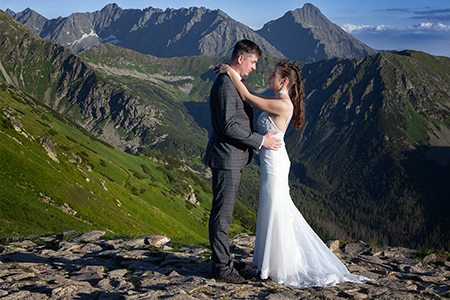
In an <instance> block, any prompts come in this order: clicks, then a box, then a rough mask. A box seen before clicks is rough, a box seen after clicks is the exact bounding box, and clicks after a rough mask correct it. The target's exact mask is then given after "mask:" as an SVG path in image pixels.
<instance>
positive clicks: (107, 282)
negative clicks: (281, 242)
mask: <svg viewBox="0 0 450 300" xmlns="http://www.w3.org/2000/svg"><path fill="white" fill-rule="evenodd" d="M87 236H91V237H93V235H92V234H91V235H85V237H83V238H82V239H78V241H74V239H72V240H71V241H61V240H58V238H55V237H52V238H48V239H45V238H42V237H41V239H40V241H41V242H40V243H43V242H44V243H45V241H47V244H45V245H39V246H38V245H36V244H34V245H33V242H32V241H31V240H27V239H24V240H22V241H20V242H19V239H16V240H14V241H12V240H11V243H10V244H9V245H4V246H1V247H2V248H1V249H2V251H1V252H0V297H2V298H1V299H2V300H3V299H38V300H39V299H129V300H134V299H271V300H278V299H279V300H284V299H311V298H312V297H314V298H320V299H349V298H350V299H400V300H403V299H435V298H448V297H449V296H450V283H449V280H448V279H449V278H450V263H448V261H447V260H446V261H442V260H443V258H442V257H438V256H436V257H434V256H430V257H429V259H427V261H428V262H425V260H423V262H422V261H420V260H416V259H415V255H414V254H415V253H416V251H414V250H410V249H405V248H395V247H382V248H380V249H383V250H382V251H379V250H374V249H370V251H367V250H368V248H367V244H365V243H364V242H361V241H358V242H350V243H348V244H347V245H346V247H345V248H344V251H341V249H339V248H338V249H335V251H336V252H337V253H342V257H340V259H341V260H342V261H343V263H344V264H345V265H346V266H347V267H348V269H349V270H350V272H352V273H355V274H359V275H363V276H366V277H368V278H370V279H371V281H369V282H367V283H365V284H356V283H348V282H344V283H340V284H338V285H336V286H334V287H327V288H322V287H311V288H304V289H299V288H294V287H290V286H285V285H282V284H279V283H277V282H273V281H271V280H268V281H260V280H258V279H256V278H257V270H256V267H255V266H254V265H252V264H251V260H252V254H251V251H244V250H243V249H252V248H253V245H254V238H255V237H254V235H248V234H241V235H238V236H235V237H234V238H232V239H231V240H230V245H231V249H232V250H233V251H234V252H233V255H234V256H235V257H236V258H239V259H240V260H242V261H245V262H246V263H247V264H248V266H247V267H246V269H245V270H244V271H243V273H242V274H243V275H244V276H245V277H246V278H248V279H249V281H248V283H246V284H242V285H237V284H227V283H222V282H216V281H215V280H214V279H212V278H211V274H210V272H211V262H210V260H209V259H208V258H207V257H205V253H206V252H207V249H206V248H204V247H185V246H182V247H180V246H177V247H176V249H177V250H176V251H174V250H165V249H172V247H169V246H173V245H170V244H168V245H167V244H166V246H167V248H164V247H160V248H155V246H152V245H150V244H148V243H147V242H145V241H146V240H147V239H148V236H147V237H141V238H137V239H132V240H127V239H125V238H124V239H115V240H107V241H106V240H98V241H94V242H89V243H87V244H86V242H84V240H85V239H90V238H86V237H87ZM62 237H63V235H61V238H62ZM161 238H162V239H163V238H164V237H161ZM157 240H158V239H157ZM12 244H14V245H16V247H14V246H11V245H12ZM332 244H333V243H329V246H330V247H331V246H332ZM58 245H60V246H61V247H60V248H59V249H53V248H52V247H55V246H56V247H58ZM17 246H18V247H20V248H19V249H21V250H20V251H18V252H15V251H11V250H10V248H17ZM173 249H175V247H173Z"/></svg>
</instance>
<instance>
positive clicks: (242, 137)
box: [204, 40, 281, 283]
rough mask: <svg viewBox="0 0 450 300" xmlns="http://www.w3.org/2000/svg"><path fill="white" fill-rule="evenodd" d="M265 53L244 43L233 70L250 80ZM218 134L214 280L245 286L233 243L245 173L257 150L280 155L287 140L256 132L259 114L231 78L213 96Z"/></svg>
mask: <svg viewBox="0 0 450 300" xmlns="http://www.w3.org/2000/svg"><path fill="white" fill-rule="evenodd" d="M260 56H261V49H260V48H259V47H258V45H256V44H255V43H253V42H252V41H250V40H241V41H239V42H238V43H237V44H236V45H235V46H234V50H233V54H232V56H231V63H230V67H231V68H232V69H233V70H234V71H235V72H236V73H237V74H238V77H239V78H241V77H242V76H247V75H248V74H249V73H250V72H251V71H253V70H255V69H256V62H257V61H258V59H259V57H260ZM210 110H211V123H212V129H213V130H212V134H211V136H210V138H209V142H208V146H207V148H206V155H205V158H204V160H205V163H206V164H207V165H208V166H209V167H210V168H211V170H212V189H213V203H212V208H211V213H210V218H209V242H210V247H211V251H212V254H211V259H212V261H213V269H212V276H213V277H214V278H215V279H217V280H219V281H224V282H230V283H244V282H245V279H244V278H243V277H242V276H241V275H240V274H239V272H238V270H237V269H239V270H241V269H243V268H245V264H243V263H239V262H234V261H233V259H232V257H231V255H230V247H229V244H228V240H229V237H228V227H229V226H230V225H231V217H232V214H233V207H234V200H235V198H236V194H237V190H238V187H239V182H240V179H241V172H242V169H243V168H244V167H245V166H246V165H247V164H248V163H249V162H250V161H251V160H252V153H253V150H254V149H255V150H256V149H260V148H261V147H266V148H268V149H272V150H277V149H278V148H279V147H280V145H281V141H280V140H279V139H277V138H275V137H274V136H273V134H274V132H270V133H267V134H266V135H264V136H262V135H260V134H258V133H256V132H255V131H254V130H253V120H252V118H253V111H252V108H251V106H250V105H249V104H247V103H245V102H243V101H242V100H241V98H240V97H239V94H238V92H237V91H236V88H235V87H234V85H233V83H232V81H231V79H230V77H228V76H227V75H225V74H220V75H218V76H217V78H216V80H215V81H214V84H213V86H212V88H211V93H210Z"/></svg>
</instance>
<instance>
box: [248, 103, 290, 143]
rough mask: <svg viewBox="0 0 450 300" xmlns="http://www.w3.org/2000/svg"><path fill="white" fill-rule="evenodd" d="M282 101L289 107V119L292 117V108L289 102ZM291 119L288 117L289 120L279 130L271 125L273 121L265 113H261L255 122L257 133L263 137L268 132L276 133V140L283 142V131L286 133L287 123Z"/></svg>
mask: <svg viewBox="0 0 450 300" xmlns="http://www.w3.org/2000/svg"><path fill="white" fill-rule="evenodd" d="M283 101H286V102H288V103H289V104H290V105H291V117H292V109H293V107H292V103H291V101H289V100H284V99H283ZM291 117H289V119H288V120H287V121H286V124H285V126H284V128H283V130H281V129H279V128H278V127H277V126H276V125H275V123H273V121H272V119H271V118H270V116H269V114H268V113H267V112H265V111H263V112H262V113H261V114H260V115H259V117H258V120H257V121H256V125H257V126H258V131H259V133H260V134H262V135H264V134H266V133H268V132H271V131H276V132H277V134H276V135H275V136H276V137H277V138H279V139H281V140H283V139H284V131H286V128H287V126H288V124H289V122H290V120H291Z"/></svg>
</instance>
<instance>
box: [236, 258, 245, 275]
mask: <svg viewBox="0 0 450 300" xmlns="http://www.w3.org/2000/svg"><path fill="white" fill-rule="evenodd" d="M233 266H234V268H235V269H236V270H237V271H238V272H239V271H242V270H244V269H245V262H243V261H236V260H235V261H234V262H233Z"/></svg>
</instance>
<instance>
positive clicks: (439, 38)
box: [341, 22, 450, 57]
mask: <svg viewBox="0 0 450 300" xmlns="http://www.w3.org/2000/svg"><path fill="white" fill-rule="evenodd" d="M341 28H342V29H343V30H345V31H346V32H347V33H349V34H351V35H353V36H354V37H355V38H357V39H359V40H360V41H362V42H363V43H365V44H367V45H369V46H371V47H372V48H375V49H379V50H405V49H410V50H418V51H424V52H427V53H429V54H432V55H443V56H448V57H450V26H447V25H444V24H442V23H430V22H422V23H417V24H415V25H412V26H401V27H395V26H389V25H354V24H343V25H341Z"/></svg>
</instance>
